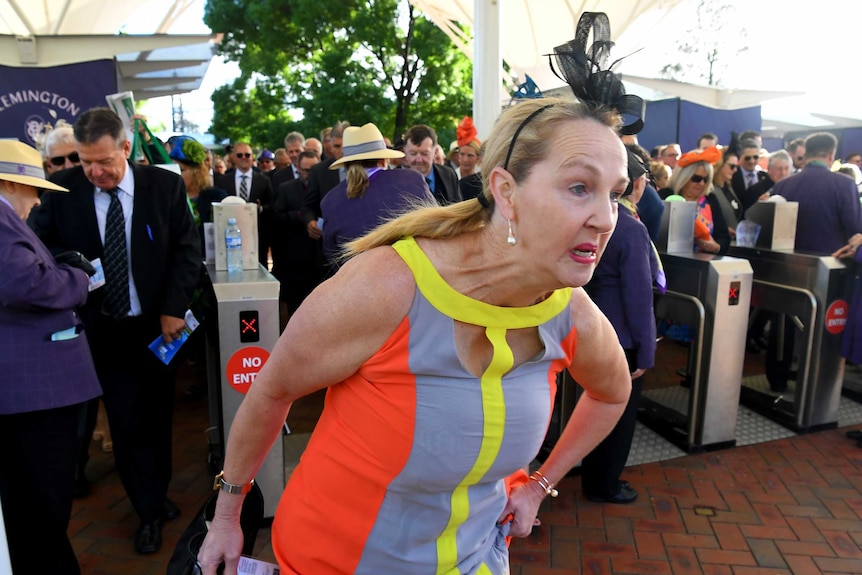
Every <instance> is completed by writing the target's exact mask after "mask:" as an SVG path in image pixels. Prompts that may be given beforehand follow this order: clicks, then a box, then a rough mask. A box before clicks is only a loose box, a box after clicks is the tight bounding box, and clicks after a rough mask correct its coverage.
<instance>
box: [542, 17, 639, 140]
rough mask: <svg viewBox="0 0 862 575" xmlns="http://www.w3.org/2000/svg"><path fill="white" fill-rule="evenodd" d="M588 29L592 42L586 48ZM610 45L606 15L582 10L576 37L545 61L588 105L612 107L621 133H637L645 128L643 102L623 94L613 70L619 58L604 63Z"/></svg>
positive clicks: (609, 28)
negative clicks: (618, 117) (620, 119)
mask: <svg viewBox="0 0 862 575" xmlns="http://www.w3.org/2000/svg"><path fill="white" fill-rule="evenodd" d="M591 31H592V33H593V43H592V45H591V46H590V47H589V50H588V49H587V40H588V38H589V35H590V32H591ZM613 45H614V43H613V42H611V24H610V21H609V20H608V16H607V14H605V13H604V12H584V13H583V14H581V18H580V20H578V27H577V30H576V32H575V39H574V40H570V41H569V42H566V43H565V44H563V45H562V46H557V47H556V48H554V53H553V54H549V55H548V60H549V62H550V65H551V71H552V72H553V73H554V75H556V76H557V77H558V78H559V79H560V80H563V81H564V82H565V83H567V84H568V85H569V86H570V87H571V88H572V91H573V92H574V93H575V97H577V98H578V100H580V101H581V102H583V103H584V104H586V105H588V106H595V107H600V106H602V107H605V108H610V109H613V110H615V111H616V112H617V113H619V114H620V115H621V116H622V117H623V124H624V125H623V127H622V128H620V133H621V134H623V135H631V134H637V133H638V132H640V131H641V129H643V127H644V115H645V113H646V104H644V101H643V100H642V99H641V98H639V97H638V96H635V95H633V94H626V89H625V87H624V86H623V82H622V80H620V78H619V77H618V76H617V75H616V74H615V73H614V72H612V69H613V67H614V66H616V64H617V63H618V62H619V60H616V61H615V62H613V63H612V64H611V65H610V66H608V65H607V62H608V59H609V57H610V52H611V48H612V47H613ZM554 61H556V64H557V66H556V68H555V67H554ZM557 69H559V72H558V71H557Z"/></svg>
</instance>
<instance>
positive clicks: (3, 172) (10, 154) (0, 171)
mask: <svg viewBox="0 0 862 575" xmlns="http://www.w3.org/2000/svg"><path fill="white" fill-rule="evenodd" d="M0 180H8V181H10V182H17V183H19V184H25V185H27V186H33V187H36V188H41V189H43V190H53V191H55V192H68V191H69V190H67V189H66V188H62V187H60V186H58V185H57V184H52V183H51V182H49V181H48V180H46V179H45V168H43V167H42V154H40V153H39V152H38V151H37V150H36V149H35V148H31V147H30V146H28V145H27V144H22V143H21V142H17V141H15V140H0Z"/></svg>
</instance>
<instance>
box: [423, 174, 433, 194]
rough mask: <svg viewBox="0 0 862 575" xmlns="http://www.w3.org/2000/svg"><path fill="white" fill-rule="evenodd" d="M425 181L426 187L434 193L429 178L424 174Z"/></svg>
mask: <svg viewBox="0 0 862 575" xmlns="http://www.w3.org/2000/svg"><path fill="white" fill-rule="evenodd" d="M425 183H427V184H428V189H429V190H431V193H432V194H433V193H434V186H432V185H431V178H429V177H428V176H425Z"/></svg>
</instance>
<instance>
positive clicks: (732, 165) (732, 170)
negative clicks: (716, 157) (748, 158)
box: [724, 164, 739, 172]
mask: <svg viewBox="0 0 862 575" xmlns="http://www.w3.org/2000/svg"><path fill="white" fill-rule="evenodd" d="M724 165H725V166H727V167H728V168H730V171H731V172H735V171H736V169H737V168H739V165H737V164H724Z"/></svg>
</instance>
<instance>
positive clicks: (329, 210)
mask: <svg viewBox="0 0 862 575" xmlns="http://www.w3.org/2000/svg"><path fill="white" fill-rule="evenodd" d="M370 179H371V183H370V185H369V186H368V189H367V190H365V194H363V195H362V197H360V198H353V199H348V198H347V182H346V181H344V182H341V183H339V184H338V185H337V186H335V187H334V188H333V189H332V190H331V191H330V192H329V193H328V194H326V196H325V197H324V198H323V200H322V201H321V202H320V211H321V212H322V213H323V254H324V255H325V256H326V259H327V260H328V261H329V262H330V263H331V262H332V261H333V258H335V257H337V256H338V255H339V253H340V252H341V248H342V246H343V245H344V244H345V243H347V242H350V241H352V240H355V239H356V238H359V237H362V236H364V235H365V234H367V233H368V232H370V231H371V230H373V229H374V228H376V227H377V226H379V225H380V224H381V223H383V222H384V221H385V220H386V219H388V218H390V217H392V216H395V215H398V214H400V213H401V212H403V211H404V210H406V209H407V208H409V207H410V206H411V205H412V203H416V202H418V201H424V202H426V203H433V202H434V201H435V200H434V196H433V195H432V194H431V191H430V190H429V189H428V185H427V184H426V183H425V179H424V178H423V177H422V175H421V174H420V173H419V172H417V171H415V170H380V171H378V172H375V173H373V174H372V175H371V178H370Z"/></svg>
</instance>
